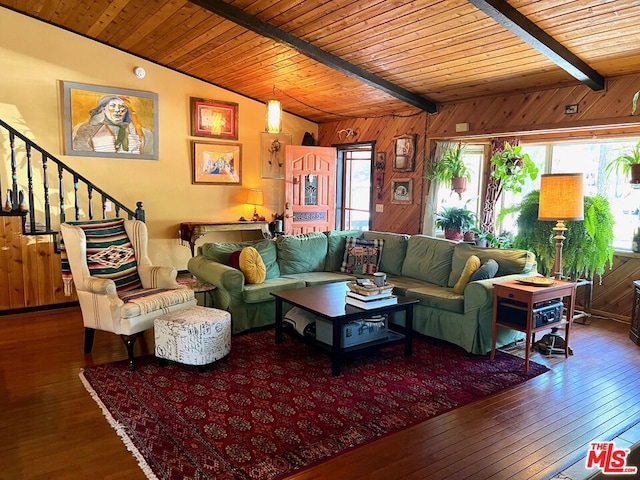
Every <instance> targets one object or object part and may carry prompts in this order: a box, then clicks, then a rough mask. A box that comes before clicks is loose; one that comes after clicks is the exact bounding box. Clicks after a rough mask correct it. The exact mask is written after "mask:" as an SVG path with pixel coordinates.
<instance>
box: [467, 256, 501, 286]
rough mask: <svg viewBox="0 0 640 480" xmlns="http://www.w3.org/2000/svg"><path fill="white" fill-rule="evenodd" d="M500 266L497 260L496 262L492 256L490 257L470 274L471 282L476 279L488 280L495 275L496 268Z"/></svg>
mask: <svg viewBox="0 0 640 480" xmlns="http://www.w3.org/2000/svg"><path fill="white" fill-rule="evenodd" d="M474 256H475V255H474ZM499 268H500V266H499V265H498V262H496V261H495V260H494V259H493V258H490V259H489V260H487V261H486V262H484V265H482V266H481V267H480V268H479V269H478V270H476V271H475V273H474V274H473V275H471V280H470V281H471V282H475V281H476V280H488V279H490V278H493V277H495V276H496V273H498V269H499Z"/></svg>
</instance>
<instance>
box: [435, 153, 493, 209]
mask: <svg viewBox="0 0 640 480" xmlns="http://www.w3.org/2000/svg"><path fill="white" fill-rule="evenodd" d="M484 148H485V147H484V145H481V144H467V146H466V148H465V151H464V154H463V156H462V158H463V159H464V163H465V164H466V165H467V166H468V167H469V170H470V171H471V181H469V182H467V190H466V191H465V192H463V193H462V194H461V195H460V196H458V194H457V193H456V192H454V191H453V190H451V186H450V185H443V184H440V185H439V189H438V194H437V202H438V211H440V210H442V209H443V208H444V207H460V208H464V207H465V206H466V208H467V209H468V210H471V211H472V212H473V213H475V214H476V215H477V216H478V217H479V216H480V206H481V204H482V198H481V190H480V189H481V188H482V172H483V168H482V167H483V165H484Z"/></svg>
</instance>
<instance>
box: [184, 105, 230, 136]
mask: <svg viewBox="0 0 640 480" xmlns="http://www.w3.org/2000/svg"><path fill="white" fill-rule="evenodd" d="M191 135H193V136H194V137H211V138H224V139H227V140H237V139H238V104H237V103H233V102H224V101H222V100H208V99H206V98H195V97H191Z"/></svg>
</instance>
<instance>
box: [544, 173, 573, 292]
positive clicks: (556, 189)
mask: <svg viewBox="0 0 640 480" xmlns="http://www.w3.org/2000/svg"><path fill="white" fill-rule="evenodd" d="M582 191H583V181H582V174H581V173H554V174H545V175H541V177H540V204H539V206H538V220H543V221H556V222H557V223H556V226H555V227H554V228H553V231H554V232H555V236H554V237H553V238H554V239H555V240H556V258H555V262H554V264H553V273H554V277H555V278H556V280H561V279H562V245H563V243H562V242H563V241H564V240H565V238H566V237H565V236H564V232H566V231H567V228H566V226H565V224H564V222H565V221H567V220H583V219H584V196H583V193H582Z"/></svg>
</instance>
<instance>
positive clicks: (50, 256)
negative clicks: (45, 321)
mask: <svg viewBox="0 0 640 480" xmlns="http://www.w3.org/2000/svg"><path fill="white" fill-rule="evenodd" d="M21 223H22V217H18V216H0V311H2V310H14V309H21V308H27V307H37V306H42V305H55V304H61V303H67V302H73V301H77V297H76V296H75V293H74V294H73V295H72V296H71V297H66V296H65V295H64V291H63V286H62V276H61V270H60V255H59V254H57V253H56V252H55V244H54V243H53V239H52V238H51V237H50V236H48V235H32V236H26V235H22V224H21Z"/></svg>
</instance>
